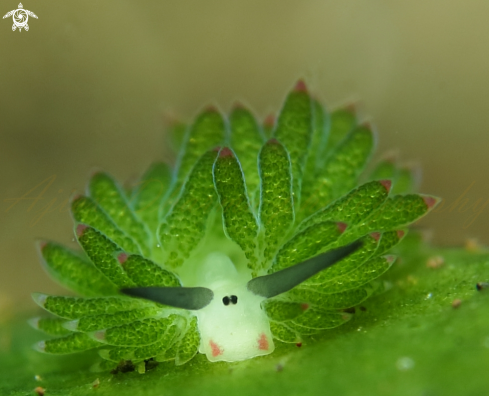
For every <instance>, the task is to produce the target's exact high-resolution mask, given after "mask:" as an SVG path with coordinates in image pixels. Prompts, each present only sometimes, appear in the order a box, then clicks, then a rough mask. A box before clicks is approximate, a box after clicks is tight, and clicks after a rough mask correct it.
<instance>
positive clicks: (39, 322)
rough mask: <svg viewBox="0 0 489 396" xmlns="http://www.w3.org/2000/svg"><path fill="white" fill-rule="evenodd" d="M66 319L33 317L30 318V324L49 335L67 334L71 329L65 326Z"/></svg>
mask: <svg viewBox="0 0 489 396" xmlns="http://www.w3.org/2000/svg"><path fill="white" fill-rule="evenodd" d="M65 323H66V320H65V319H61V318H39V317H38V318H32V319H30V320H29V324H30V325H31V326H32V327H33V328H34V329H37V330H41V331H42V332H43V333H44V334H47V335H53V336H56V335H66V334H69V333H70V331H69V330H68V329H67V328H66V327H65V326H64V325H65Z"/></svg>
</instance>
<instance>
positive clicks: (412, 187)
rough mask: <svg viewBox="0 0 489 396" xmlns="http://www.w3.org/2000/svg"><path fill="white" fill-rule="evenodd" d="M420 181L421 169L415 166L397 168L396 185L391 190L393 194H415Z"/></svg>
mask: <svg viewBox="0 0 489 396" xmlns="http://www.w3.org/2000/svg"><path fill="white" fill-rule="evenodd" d="M420 180H421V168H419V166H416V165H411V166H404V167H401V168H399V170H398V175H397V178H396V183H395V184H394V187H393V189H392V193H393V194H407V193H412V192H415V191H416V189H417V188H418V186H419V184H420Z"/></svg>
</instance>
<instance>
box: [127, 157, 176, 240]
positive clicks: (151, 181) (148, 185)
mask: <svg viewBox="0 0 489 396" xmlns="http://www.w3.org/2000/svg"><path fill="white" fill-rule="evenodd" d="M172 180H173V172H172V169H171V167H170V166H169V165H167V164H165V163H164V162H157V163H155V164H153V165H151V166H150V167H149V169H148V170H147V171H146V172H145V173H144V175H143V176H142V177H141V179H140V180H139V182H138V183H137V185H136V187H135V189H134V191H133V193H132V195H131V200H130V204H131V207H132V209H133V210H134V212H136V214H137V215H138V216H139V218H140V219H141V220H142V221H143V222H145V223H146V224H147V225H148V228H149V230H150V231H151V235H155V232H156V230H157V228H158V225H159V224H160V218H161V210H162V206H163V203H164V201H165V199H166V198H167V196H168V193H169V191H170V185H171V182H172Z"/></svg>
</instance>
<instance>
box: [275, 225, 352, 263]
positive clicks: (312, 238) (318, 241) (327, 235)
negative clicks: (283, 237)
mask: <svg viewBox="0 0 489 396" xmlns="http://www.w3.org/2000/svg"><path fill="white" fill-rule="evenodd" d="M342 232H343V229H342V225H341V224H338V223H336V222H334V221H325V222H322V223H318V224H315V225H313V226H311V227H309V228H306V229H305V230H304V231H301V232H299V233H298V234H296V235H295V236H294V237H292V238H291V239H290V240H289V241H287V242H286V243H285V244H284V245H283V246H282V247H281V248H280V250H279V251H278V253H277V255H276V256H275V261H274V263H273V265H272V267H271V269H270V272H275V271H278V270H281V269H283V268H287V267H290V266H291V265H294V264H297V263H301V262H303V261H305V260H307V259H308V258H311V257H314V256H317V255H318V254H320V253H322V252H323V251H324V250H326V249H327V247H328V246H329V245H331V244H332V243H333V242H335V241H336V240H337V239H338V238H339V237H340V235H341V233H342Z"/></svg>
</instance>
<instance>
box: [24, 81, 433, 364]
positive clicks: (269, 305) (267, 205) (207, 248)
mask: <svg viewBox="0 0 489 396" xmlns="http://www.w3.org/2000/svg"><path fill="white" fill-rule="evenodd" d="M173 134H174V136H176V137H177V138H178V137H180V138H181V139H180V144H179V154H178V158H177V162H176V165H175V166H174V167H170V166H168V165H166V164H164V163H156V164H154V165H152V166H151V167H150V168H149V170H148V171H147V172H146V173H145V174H144V175H143V176H142V178H141V180H140V183H138V184H137V185H136V186H135V187H133V188H129V189H128V188H125V189H123V188H121V187H120V186H119V185H118V184H117V183H116V181H114V180H113V179H112V178H111V177H110V176H109V175H108V174H106V173H102V172H99V173H96V174H95V175H94V176H93V177H92V178H91V180H90V182H89V185H88V189H87V194H86V195H79V196H76V197H74V198H73V200H72V203H71V209H72V215H73V219H74V222H75V235H76V238H77V241H78V243H79V245H80V246H81V251H73V250H71V249H68V248H66V247H63V246H61V245H59V244H57V243H54V242H42V243H40V244H39V251H40V255H41V258H42V262H43V264H44V266H45V268H46V270H47V271H48V273H49V274H50V275H51V276H53V277H54V278H55V279H56V280H57V281H59V282H60V283H61V284H63V285H64V286H66V287H67V288H69V289H71V290H73V291H74V292H76V293H78V294H79V295H80V297H64V296H51V295H45V294H40V293H35V294H34V296H33V297H34V300H35V301H36V302H37V303H38V304H39V305H40V306H41V307H42V308H44V309H45V310H46V311H48V312H50V313H51V314H53V315H52V316H49V317H44V318H36V319H33V320H32V321H31V323H32V324H33V325H34V326H35V327H36V328H38V329H40V330H42V331H44V332H45V333H47V334H49V335H53V336H55V337H53V338H50V339H48V340H46V341H42V342H40V343H38V344H37V349H38V350H40V351H42V352H46V353H51V354H66V353H73V352H78V351H84V350H88V349H94V348H98V351H99V355H100V356H101V357H102V358H103V360H102V363H100V365H99V368H101V369H110V368H114V367H116V366H117V365H118V364H119V363H120V362H121V361H131V362H132V363H133V364H135V365H138V367H139V368H141V367H143V368H144V362H145V361H148V360H149V359H154V360H156V361H167V360H174V361H175V363H176V364H177V365H181V364H184V363H186V362H188V361H189V360H190V359H192V358H193V357H194V356H195V354H196V353H197V352H200V353H203V354H205V355H206V356H207V358H208V359H209V360H210V361H220V360H223V361H238V360H244V359H249V358H253V357H255V356H259V355H266V354H269V353H271V352H273V350H274V340H277V341H279V342H284V343H297V342H300V341H301V340H302V338H303V337H307V336H309V335H312V334H315V333H318V332H321V331H324V330H326V329H331V328H334V327H337V326H340V325H341V324H343V323H345V322H347V321H348V320H349V319H350V318H351V314H350V313H348V312H346V311H345V310H346V309H348V308H351V307H355V306H357V305H358V304H360V303H361V302H362V301H364V300H365V299H367V298H368V297H369V296H370V295H372V293H374V292H375V290H376V288H377V286H378V284H379V283H380V282H378V280H377V278H378V277H379V276H381V275H382V274H383V273H384V272H386V271H387V270H388V269H389V268H390V267H391V265H392V264H393V262H394V260H395V257H394V256H392V255H389V254H387V253H388V251H389V250H390V249H391V248H392V247H393V246H395V245H396V244H398V243H399V242H400V241H401V240H402V238H403V236H404V235H405V234H406V232H407V229H406V227H407V226H408V225H409V224H411V223H413V222H414V221H416V220H417V219H419V218H420V217H422V216H424V215H425V214H426V213H428V212H429V211H430V210H431V209H432V208H433V207H434V206H435V205H436V203H437V202H438V199H437V198H435V197H433V196H430V195H421V194H416V193H414V192H412V191H411V190H412V189H413V188H414V184H415V183H414V177H413V175H412V173H411V172H410V171H409V170H407V169H403V168H401V167H399V166H397V164H396V163H394V162H392V161H388V160H386V161H381V162H380V163H379V164H378V166H377V167H376V168H374V170H373V171H372V172H370V173H368V174H365V172H364V171H363V170H364V168H365V166H366V165H367V163H368V161H369V159H370V157H371V154H372V152H373V149H374V145H375V139H374V134H373V131H372V128H371V127H370V126H369V125H367V124H359V123H358V122H357V119H356V117H355V115H354V114H353V112H352V111H351V110H349V109H348V108H345V109H339V110H336V111H333V112H331V113H328V112H326V111H325V110H324V108H323V107H322V106H321V104H320V103H319V102H318V101H317V100H316V99H314V98H312V97H311V95H310V94H309V92H308V90H307V89H306V86H305V84H304V83H303V82H302V81H299V82H298V83H297V85H296V86H295V88H294V89H293V90H292V91H291V92H290V93H289V95H288V96H287V98H286V100H285V103H284V105H283V107H282V109H281V111H280V113H279V115H278V117H277V119H276V122H275V123H274V126H273V127H270V126H269V125H267V126H264V127H263V126H261V125H260V124H259V123H258V122H257V121H256V119H255V117H254V116H253V115H252V113H251V112H250V111H249V110H248V109H246V108H245V107H243V106H236V107H235V108H234V109H233V110H232V111H231V113H230V114H229V115H228V116H227V117H224V116H223V115H222V114H221V113H220V112H219V111H217V110H216V109H214V108H208V109H206V110H204V111H203V112H202V113H200V114H199V115H198V116H197V118H196V119H195V120H194V122H193V123H192V124H191V125H189V126H186V127H185V126H183V125H181V124H177V125H175V126H174V128H173ZM333 264H334V265H333Z"/></svg>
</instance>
